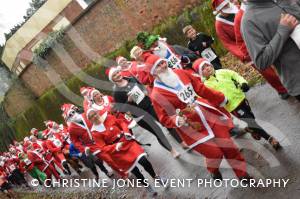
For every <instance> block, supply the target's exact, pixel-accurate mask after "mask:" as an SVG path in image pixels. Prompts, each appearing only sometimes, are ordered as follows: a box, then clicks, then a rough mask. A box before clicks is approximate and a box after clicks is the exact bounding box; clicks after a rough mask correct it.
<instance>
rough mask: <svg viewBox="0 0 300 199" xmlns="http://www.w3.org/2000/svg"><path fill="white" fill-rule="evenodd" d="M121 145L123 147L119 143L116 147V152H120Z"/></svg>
mask: <svg viewBox="0 0 300 199" xmlns="http://www.w3.org/2000/svg"><path fill="white" fill-rule="evenodd" d="M121 145H122V142H118V143H117V145H116V151H120V148H121Z"/></svg>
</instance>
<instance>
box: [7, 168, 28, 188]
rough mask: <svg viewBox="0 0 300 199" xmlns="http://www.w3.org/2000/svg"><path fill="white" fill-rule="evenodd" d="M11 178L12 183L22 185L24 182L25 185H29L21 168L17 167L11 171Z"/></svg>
mask: <svg viewBox="0 0 300 199" xmlns="http://www.w3.org/2000/svg"><path fill="white" fill-rule="evenodd" d="M9 180H10V181H11V183H12V184H15V185H22V184H24V185H26V186H28V184H27V182H26V180H25V178H24V175H23V173H21V172H20V170H19V169H15V170H14V171H13V172H12V173H11V175H10V177H9Z"/></svg>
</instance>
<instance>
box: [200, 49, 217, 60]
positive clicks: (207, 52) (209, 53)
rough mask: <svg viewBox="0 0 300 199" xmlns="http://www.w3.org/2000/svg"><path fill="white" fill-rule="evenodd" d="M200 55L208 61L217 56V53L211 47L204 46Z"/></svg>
mask: <svg viewBox="0 0 300 199" xmlns="http://www.w3.org/2000/svg"><path fill="white" fill-rule="evenodd" d="M201 56H202V57H203V58H205V59H206V60H208V61H209V62H211V61H213V60H215V59H216V58H217V55H216V54H215V53H214V51H212V49H211V48H206V49H205V50H203V51H202V53H201Z"/></svg>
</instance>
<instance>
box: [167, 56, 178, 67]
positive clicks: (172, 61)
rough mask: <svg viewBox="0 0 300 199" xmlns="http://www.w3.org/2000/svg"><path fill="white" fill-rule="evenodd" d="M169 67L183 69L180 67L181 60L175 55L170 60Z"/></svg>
mask: <svg viewBox="0 0 300 199" xmlns="http://www.w3.org/2000/svg"><path fill="white" fill-rule="evenodd" d="M168 65H169V67H171V68H181V67H180V60H179V59H178V58H177V57H176V56H174V55H172V56H170V57H169V58H168Z"/></svg>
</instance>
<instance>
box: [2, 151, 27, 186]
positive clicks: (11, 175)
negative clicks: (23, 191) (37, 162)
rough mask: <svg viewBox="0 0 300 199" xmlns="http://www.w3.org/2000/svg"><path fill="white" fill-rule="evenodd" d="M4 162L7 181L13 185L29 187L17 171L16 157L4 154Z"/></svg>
mask: <svg viewBox="0 0 300 199" xmlns="http://www.w3.org/2000/svg"><path fill="white" fill-rule="evenodd" d="M4 155H5V161H4V168H5V171H6V173H7V174H8V180H9V181H10V182H12V183H13V184H15V185H19V186H21V185H25V186H26V187H29V185H28V184H27V182H26V180H25V178H24V175H23V174H22V173H21V171H20V169H19V163H20V160H19V158H18V157H17V156H15V155H13V154H10V153H5V154H4Z"/></svg>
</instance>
